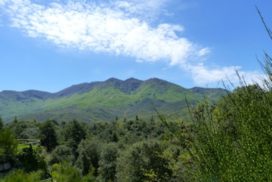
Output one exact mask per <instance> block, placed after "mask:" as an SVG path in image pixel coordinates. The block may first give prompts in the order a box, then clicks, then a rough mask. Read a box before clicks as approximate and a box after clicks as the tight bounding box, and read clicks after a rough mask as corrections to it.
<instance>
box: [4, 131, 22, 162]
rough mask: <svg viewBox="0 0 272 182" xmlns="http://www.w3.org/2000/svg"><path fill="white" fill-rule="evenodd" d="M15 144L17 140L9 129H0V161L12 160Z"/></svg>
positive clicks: (15, 149)
mask: <svg viewBox="0 0 272 182" xmlns="http://www.w3.org/2000/svg"><path fill="white" fill-rule="evenodd" d="M17 145H18V143H17V140H16V138H15V137H14V135H13V134H12V132H11V131H10V130H8V129H2V130H0V162H6V161H13V160H14V159H15V155H16V151H17Z"/></svg>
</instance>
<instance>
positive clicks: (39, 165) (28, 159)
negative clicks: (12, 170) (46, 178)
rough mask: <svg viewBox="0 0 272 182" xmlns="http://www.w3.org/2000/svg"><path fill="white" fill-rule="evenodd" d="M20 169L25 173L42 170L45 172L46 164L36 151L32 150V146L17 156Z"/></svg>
mask: <svg viewBox="0 0 272 182" xmlns="http://www.w3.org/2000/svg"><path fill="white" fill-rule="evenodd" d="M18 160H19V163H20V167H21V168H22V169H23V170H24V171H26V172H33V171H37V170H42V171H43V172H46V162H45V160H44V158H43V157H42V156H41V155H40V153H39V152H38V151H37V150H34V149H33V147H32V145H29V147H27V148H24V149H23V151H22V152H21V153H20V154H19V155H18Z"/></svg>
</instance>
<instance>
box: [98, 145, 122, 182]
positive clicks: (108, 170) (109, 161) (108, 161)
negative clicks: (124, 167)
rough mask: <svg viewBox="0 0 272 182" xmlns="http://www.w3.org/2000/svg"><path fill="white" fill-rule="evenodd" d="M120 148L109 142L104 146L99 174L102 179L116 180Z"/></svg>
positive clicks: (112, 181)
mask: <svg viewBox="0 0 272 182" xmlns="http://www.w3.org/2000/svg"><path fill="white" fill-rule="evenodd" d="M117 158H118V148H117V146H116V144H113V143H111V144H107V145H105V146H104V147H103V149H102V152H101V156H100V160H99V169H98V171H99V176H100V179H101V181H105V182H107V181H111V182H114V181H116V165H117Z"/></svg>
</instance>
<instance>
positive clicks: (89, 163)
mask: <svg viewBox="0 0 272 182" xmlns="http://www.w3.org/2000/svg"><path fill="white" fill-rule="evenodd" d="M191 128H192V126H190V125H187V124H185V123H183V122H167V123H165V122H163V121H155V120H154V119H152V118H150V120H142V119H141V118H139V117H137V118H135V119H134V120H128V121H124V120H118V121H113V122H93V123H82V122H78V121H76V120H73V121H70V122H56V121H46V122H43V123H40V122H35V121H13V122H11V123H8V124H6V125H4V126H3V128H2V129H1V130H0V135H1V137H0V139H1V140H0V148H1V153H0V174H1V175H2V180H1V178H0V181H4V182H8V181H12V182H13V181H16V180H17V181H26V182H31V181H41V180H47V181H51V180H54V181H60V182H69V181H71V182H80V181H86V182H87V181H168V180H172V181H182V180H183V179H185V178H186V177H187V172H186V171H185V170H184V169H186V168H185V166H190V165H191V162H190V160H191V157H190V155H189V152H188V150H187V149H186V147H189V146H190V143H191V138H190V135H189V133H190V132H191ZM181 131H182V132H181ZM4 165H6V166H7V167H6V168H5V169H4V167H3V166H4Z"/></svg>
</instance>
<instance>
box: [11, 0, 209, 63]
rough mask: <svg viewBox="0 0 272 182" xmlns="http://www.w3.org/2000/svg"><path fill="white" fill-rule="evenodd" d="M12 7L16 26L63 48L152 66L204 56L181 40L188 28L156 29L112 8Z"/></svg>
mask: <svg viewBox="0 0 272 182" xmlns="http://www.w3.org/2000/svg"><path fill="white" fill-rule="evenodd" d="M120 2H123V3H125V1H120ZM132 2H133V1H132ZM150 2H157V1H154V0H153V1H150ZM158 2H160V1H158ZM115 3H116V2H115ZM138 6H139V7H140V6H143V5H141V3H140V4H139V5H138ZM150 6H156V3H151V5H150ZM114 7H115V4H114ZM6 8H7V11H8V13H9V15H10V17H11V21H12V26H13V27H16V28H19V29H22V30H23V31H24V32H26V34H27V35H29V36H31V37H42V38H45V39H47V40H49V41H52V42H54V43H55V44H57V45H59V46H68V47H74V48H79V49H82V50H90V51H96V52H107V53H113V54H117V55H118V54H121V55H125V56H131V57H135V58H136V59H138V60H144V61H150V62H155V61H161V60H165V61H168V62H169V63H170V64H171V65H178V64H183V63H184V62H186V61H188V60H189V59H190V57H193V56H194V57H195V56H197V57H200V56H201V52H203V50H202V49H199V48H198V46H197V45H196V44H194V43H192V42H190V41H189V40H188V39H186V38H184V37H178V36H177V34H176V32H180V31H182V30H183V28H182V27H181V26H179V25H170V24H160V25H158V26H157V27H152V26H150V25H149V24H148V23H147V22H146V21H144V20H142V19H140V18H137V17H136V18H135V17H131V16H130V15H131V14H130V13H128V12H126V11H122V10H120V9H118V8H117V9H116V8H112V6H110V5H108V6H105V4H102V5H97V4H90V3H89V4H86V3H76V2H70V3H68V4H59V3H52V4H50V6H47V7H46V6H42V5H39V4H35V3H33V2H31V1H29V0H11V1H10V2H9V3H8V5H7V6H6ZM136 8H137V7H136ZM204 49H205V48H204Z"/></svg>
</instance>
